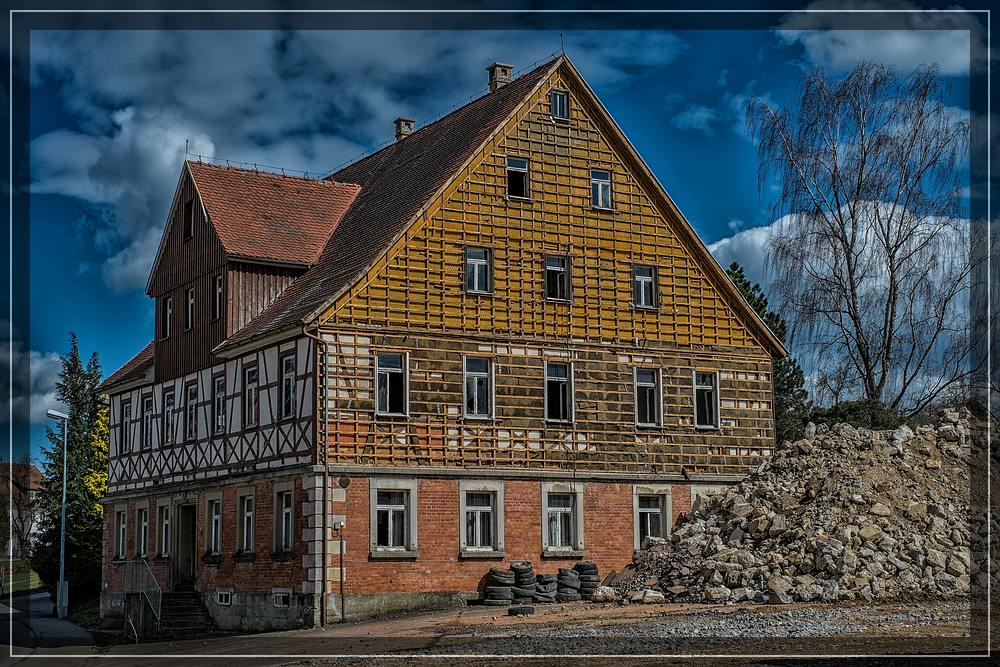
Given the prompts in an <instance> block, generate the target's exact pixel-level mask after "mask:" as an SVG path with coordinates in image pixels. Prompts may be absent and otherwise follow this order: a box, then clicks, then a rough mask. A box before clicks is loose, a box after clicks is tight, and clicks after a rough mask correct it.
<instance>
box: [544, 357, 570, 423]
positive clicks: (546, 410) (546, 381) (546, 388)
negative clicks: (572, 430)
mask: <svg viewBox="0 0 1000 667" xmlns="http://www.w3.org/2000/svg"><path fill="white" fill-rule="evenodd" d="M552 364H559V365H563V366H567V367H568V372H567V377H566V378H565V379H566V382H567V383H569V392H568V394H569V396H568V399H569V419H550V418H549V366H550V365H552ZM544 374H545V377H544V380H543V381H544V387H543V392H542V395H543V406H542V407H543V412H544V416H545V422H546V423H549V424H572V423H574V421H575V420H576V381H575V379H576V378H575V374H576V373H575V369H574V365H573V362H571V361H549V360H548V359H546V360H545V367H544ZM553 379H554V380H562V379H563V378H553Z"/></svg>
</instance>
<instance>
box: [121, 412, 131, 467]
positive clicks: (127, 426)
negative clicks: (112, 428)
mask: <svg viewBox="0 0 1000 667" xmlns="http://www.w3.org/2000/svg"><path fill="white" fill-rule="evenodd" d="M120 412H121V416H122V417H121V419H122V423H121V441H122V442H121V450H122V453H125V454H127V453H129V452H131V451H132V401H131V400H130V399H128V400H124V401H122V404H121V411H120Z"/></svg>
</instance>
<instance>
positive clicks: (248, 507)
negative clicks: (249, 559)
mask: <svg viewBox="0 0 1000 667" xmlns="http://www.w3.org/2000/svg"><path fill="white" fill-rule="evenodd" d="M239 511H240V523H239V530H240V534H239V545H240V551H244V552H251V551H253V524H254V498H253V496H252V495H245V496H240V501H239Z"/></svg>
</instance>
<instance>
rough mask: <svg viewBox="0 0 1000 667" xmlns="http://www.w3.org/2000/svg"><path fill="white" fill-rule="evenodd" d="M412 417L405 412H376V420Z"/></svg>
mask: <svg viewBox="0 0 1000 667" xmlns="http://www.w3.org/2000/svg"><path fill="white" fill-rule="evenodd" d="M409 416H410V415H409V414H407V413H405V412H376V413H375V419H376V420H378V419H406V418H407V417H409Z"/></svg>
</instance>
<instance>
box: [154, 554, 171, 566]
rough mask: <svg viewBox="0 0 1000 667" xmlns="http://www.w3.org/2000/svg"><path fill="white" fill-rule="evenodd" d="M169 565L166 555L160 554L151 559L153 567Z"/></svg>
mask: <svg viewBox="0 0 1000 667" xmlns="http://www.w3.org/2000/svg"><path fill="white" fill-rule="evenodd" d="M169 563H170V556H169V555H168V554H160V555H158V556H155V557H153V564H154V565H167V564H169Z"/></svg>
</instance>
